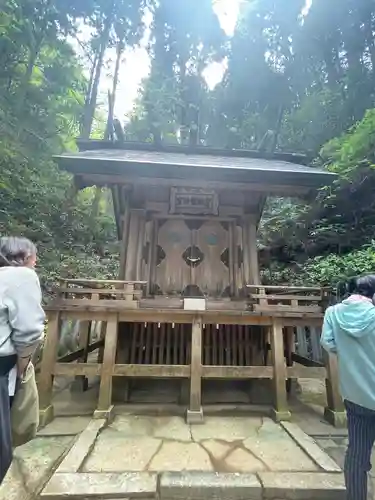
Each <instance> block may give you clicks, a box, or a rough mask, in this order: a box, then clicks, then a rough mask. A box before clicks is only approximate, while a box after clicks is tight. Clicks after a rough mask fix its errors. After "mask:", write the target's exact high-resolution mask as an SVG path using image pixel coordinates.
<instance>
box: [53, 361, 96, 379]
mask: <svg viewBox="0 0 375 500" xmlns="http://www.w3.org/2000/svg"><path fill="white" fill-rule="evenodd" d="M101 371H102V365H100V364H97V363H84V364H83V363H82V364H76V363H56V364H55V367H54V370H53V373H54V375H61V376H66V377H77V376H85V377H95V376H97V375H100V374H101Z"/></svg>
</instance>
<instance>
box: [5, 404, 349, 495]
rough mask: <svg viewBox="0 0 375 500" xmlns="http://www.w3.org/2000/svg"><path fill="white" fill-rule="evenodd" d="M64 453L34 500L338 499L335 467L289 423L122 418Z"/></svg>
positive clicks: (89, 432) (60, 424)
mask: <svg viewBox="0 0 375 500" xmlns="http://www.w3.org/2000/svg"><path fill="white" fill-rule="evenodd" d="M69 420H71V417H68V418H67V417H65V418H57V419H55V420H54V421H53V422H52V423H51V424H50V425H49V426H47V427H46V428H45V429H43V431H42V434H43V437H42V436H41V437H38V439H53V438H54V439H56V437H53V436H55V434H59V433H61V429H66V428H69V426H70V428H72V427H71V425H70V424H69ZM75 425H76V427H77V425H78V423H77V422H76V423H75ZM47 436H48V437H47ZM65 439H68V438H67V437H66V436H65ZM69 446H70V447H68V449H69V451H65V453H63V454H62V455H60V458H59V459H58V460H57V462H56V463H55V466H54V468H53V469H54V473H53V474H52V475H51V478H50V480H49V481H48V482H47V483H46V484H45V485H43V487H42V489H41V491H40V499H43V500H52V499H62V498H64V499H69V498H72V499H77V498H81V499H82V500H83V499H97V500H99V499H105V498H108V499H111V498H112V499H113V498H122V499H128V500H130V499H131V500H133V499H135V498H143V499H147V500H150V499H156V498H158V499H159V500H164V499H166V500H179V499H181V500H182V499H184V500H211V499H212V500H252V499H274V500H281V499H284V498H285V499H291V500H292V499H294V500H298V499H301V500H302V499H304V500H313V499H314V500H316V499H323V500H329V499H330V500H336V499H337V500H339V499H343V498H344V497H345V496H344V485H343V477H342V472H341V469H340V467H339V466H338V465H337V464H336V462H335V461H334V460H333V459H332V458H330V457H329V456H328V455H327V454H326V453H325V452H324V451H323V450H322V448H321V447H319V446H318V445H317V444H316V442H315V441H314V440H313V439H312V438H310V437H309V436H307V434H305V433H304V432H303V431H302V430H301V428H300V427H299V426H298V425H296V424H295V423H285V424H276V423H274V422H273V421H272V420H271V419H269V418H267V417H255V416H254V417H224V416H208V417H206V419H205V423H204V424H202V425H196V426H188V425H186V423H185V422H184V420H183V419H182V418H180V417H176V416H174V417H171V416H146V415H136V414H130V413H128V414H125V413H122V414H119V415H117V416H116V417H115V418H114V420H113V422H112V423H109V424H108V423H107V422H106V421H105V420H91V421H89V422H88V425H87V426H86V427H85V429H84V430H83V431H82V432H80V433H79V434H77V437H76V438H75V440H74V442H73V443H72V444H71V445H69ZM0 498H1V497H0ZM7 498H8V497H7ZM17 500H21V498H17Z"/></svg>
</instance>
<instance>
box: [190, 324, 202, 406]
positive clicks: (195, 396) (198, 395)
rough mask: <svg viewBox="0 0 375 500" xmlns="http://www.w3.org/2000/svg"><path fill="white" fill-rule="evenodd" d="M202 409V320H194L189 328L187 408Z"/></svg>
mask: <svg viewBox="0 0 375 500" xmlns="http://www.w3.org/2000/svg"><path fill="white" fill-rule="evenodd" d="M201 409H202V321H201V319H196V320H194V322H193V324H192V329H191V373H190V405H189V410H190V411H192V412H200V411H201Z"/></svg>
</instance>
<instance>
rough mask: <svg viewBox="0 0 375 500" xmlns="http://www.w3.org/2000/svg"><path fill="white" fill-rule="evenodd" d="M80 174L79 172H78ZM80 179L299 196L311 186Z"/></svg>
mask: <svg viewBox="0 0 375 500" xmlns="http://www.w3.org/2000/svg"><path fill="white" fill-rule="evenodd" d="M80 175H81V174H80ZM81 176H82V179H83V180H84V181H85V182H86V183H87V185H90V184H92V185H101V186H111V185H113V184H124V185H129V184H130V185H141V186H156V187H157V186H166V187H197V188H202V187H205V188H207V189H215V190H216V191H229V190H231V191H238V190H240V191H245V192H249V191H250V192H251V191H253V192H257V193H265V194H267V195H268V194H279V195H283V196H287V195H288V194H290V195H293V196H299V195H300V196H301V195H305V194H307V193H309V192H310V191H311V189H313V188H312V187H311V186H308V187H307V186H306V187H305V186H290V185H278V184H260V183H252V182H223V181H202V180H196V179H176V178H169V179H167V178H163V177H160V178H155V177H138V176H137V177H136V176H124V177H123V176H120V175H103V174H82V175H81Z"/></svg>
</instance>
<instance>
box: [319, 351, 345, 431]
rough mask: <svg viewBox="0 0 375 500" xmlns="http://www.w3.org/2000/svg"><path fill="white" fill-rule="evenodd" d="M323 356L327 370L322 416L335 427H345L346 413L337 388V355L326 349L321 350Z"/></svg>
mask: <svg viewBox="0 0 375 500" xmlns="http://www.w3.org/2000/svg"><path fill="white" fill-rule="evenodd" d="M323 356H324V362H325V366H326V370H327V378H326V391H327V407H326V408H325V411H324V417H325V419H326V420H327V421H328V422H329V423H330V424H331V425H334V426H335V427H345V424H346V414H345V409H344V403H343V401H342V397H341V395H340V389H339V380H338V364H337V356H336V355H334V354H328V353H327V352H326V351H323Z"/></svg>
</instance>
